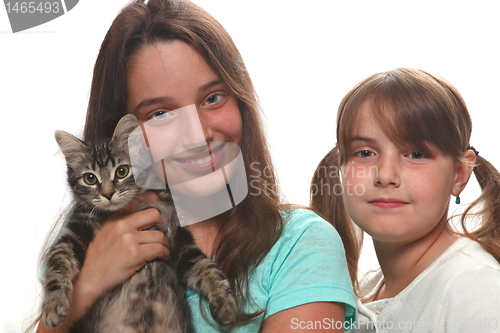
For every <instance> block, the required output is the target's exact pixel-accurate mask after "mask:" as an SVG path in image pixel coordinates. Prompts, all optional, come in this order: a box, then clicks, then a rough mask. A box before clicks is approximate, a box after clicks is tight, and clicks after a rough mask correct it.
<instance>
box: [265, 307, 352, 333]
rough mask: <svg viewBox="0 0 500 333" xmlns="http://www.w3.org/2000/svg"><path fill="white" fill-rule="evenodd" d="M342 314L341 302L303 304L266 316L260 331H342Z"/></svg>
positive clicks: (343, 311) (269, 332)
mask: <svg viewBox="0 0 500 333" xmlns="http://www.w3.org/2000/svg"><path fill="white" fill-rule="evenodd" d="M344 314H345V305H344V304H343V303H329V302H316V303H309V304H304V305H300V306H296V307H294V308H290V309H287V310H283V311H281V312H278V313H276V314H274V315H272V316H270V317H269V318H267V319H266V320H265V321H264V326H263V327H262V333H273V332H280V333H288V332H344V328H343V327H344ZM341 324H342V325H341ZM339 327H340V328H339Z"/></svg>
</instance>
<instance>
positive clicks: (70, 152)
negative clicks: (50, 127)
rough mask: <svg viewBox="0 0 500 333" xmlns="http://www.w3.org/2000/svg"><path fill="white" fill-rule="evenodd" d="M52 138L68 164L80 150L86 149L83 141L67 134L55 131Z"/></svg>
mask: <svg viewBox="0 0 500 333" xmlns="http://www.w3.org/2000/svg"><path fill="white" fill-rule="evenodd" d="M54 136H55V137H56V141H57V144H58V145H59V148H61V151H62V152H63V154H64V157H65V158H66V162H68V163H69V162H71V161H72V160H73V159H74V158H75V157H76V156H78V155H80V154H81V152H82V150H84V149H85V147H86V146H85V143H84V142H83V141H81V140H80V139H78V138H77V137H75V136H73V135H71V134H69V133H67V132H64V131H56V133H55V134H54Z"/></svg>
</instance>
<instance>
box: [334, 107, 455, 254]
mask: <svg viewBox="0 0 500 333" xmlns="http://www.w3.org/2000/svg"><path fill="white" fill-rule="evenodd" d="M347 144H348V145H349V146H348V150H347V151H348V154H347V159H346V161H347V162H346V164H345V165H344V166H342V169H341V172H342V188H343V197H344V202H345V205H346V208H347V211H348V213H349V215H350V216H351V218H352V219H353V221H354V222H355V223H356V224H357V225H358V226H359V227H361V229H363V230H364V231H366V232H367V233H368V234H369V235H371V236H372V238H373V239H374V241H375V242H377V241H378V242H383V243H392V244H394V245H396V244H399V245H403V244H408V243H410V242H413V241H415V240H418V239H420V238H422V237H424V236H425V235H427V234H429V233H430V232H431V231H432V230H433V229H435V228H436V227H437V226H438V225H441V226H442V225H444V224H441V223H446V221H447V213H448V205H449V201H450V194H454V195H456V194H458V193H459V190H460V186H461V184H458V183H457V181H458V180H459V179H458V178H459V177H457V174H458V173H457V166H458V163H456V162H455V161H454V159H453V158H452V157H450V156H446V155H443V154H442V153H440V152H438V151H437V150H436V149H431V151H434V152H433V153H432V156H426V155H423V154H422V153H420V152H418V151H417V150H415V148H412V147H406V148H401V147H398V146H397V145H395V144H394V142H392V141H391V140H390V139H389V138H388V137H387V136H386V135H385V134H384V132H383V131H382V129H381V128H380V126H379V125H378V123H377V122H376V121H375V120H374V119H373V118H372V116H371V114H370V112H369V106H368V105H365V106H364V107H363V108H362V109H361V110H360V111H359V112H358V115H357V116H356V121H355V122H354V126H353V128H352V132H351V136H350V139H349V141H348V143H347Z"/></svg>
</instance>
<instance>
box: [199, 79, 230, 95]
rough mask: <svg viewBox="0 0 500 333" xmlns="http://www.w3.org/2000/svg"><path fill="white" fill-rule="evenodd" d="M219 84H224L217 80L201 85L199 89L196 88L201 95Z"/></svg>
mask: <svg viewBox="0 0 500 333" xmlns="http://www.w3.org/2000/svg"><path fill="white" fill-rule="evenodd" d="M221 83H224V82H223V81H222V79H221V78H217V79H215V80H213V81H210V82H208V83H207V84H204V85H202V86H201V87H199V88H198V93H202V92H204V91H205V90H208V89H210V88H212V87H214V86H216V85H219V84H221Z"/></svg>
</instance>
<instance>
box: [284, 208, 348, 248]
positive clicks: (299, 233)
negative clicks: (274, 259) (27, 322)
mask: <svg viewBox="0 0 500 333" xmlns="http://www.w3.org/2000/svg"><path fill="white" fill-rule="evenodd" d="M281 215H282V218H283V223H284V228H283V232H282V234H281V236H280V239H279V240H278V243H290V242H291V243H294V242H296V241H299V240H302V241H304V242H306V241H307V243H310V245H311V246H313V245H314V246H315V247H316V246H317V244H319V243H321V242H322V240H324V242H326V243H328V244H329V245H327V246H328V247H330V246H334V247H336V248H337V247H339V246H340V247H342V250H343V244H342V240H341V238H340V236H339V234H338V232H337V230H335V228H334V227H333V225H332V224H331V223H329V222H328V221H326V220H325V219H323V218H322V217H320V216H319V215H318V214H316V213H315V212H313V211H312V210H310V209H306V208H293V209H287V210H282V211H281Z"/></svg>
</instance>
